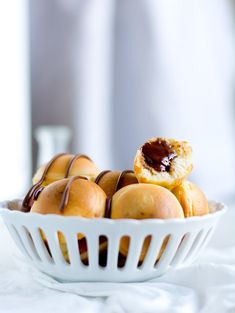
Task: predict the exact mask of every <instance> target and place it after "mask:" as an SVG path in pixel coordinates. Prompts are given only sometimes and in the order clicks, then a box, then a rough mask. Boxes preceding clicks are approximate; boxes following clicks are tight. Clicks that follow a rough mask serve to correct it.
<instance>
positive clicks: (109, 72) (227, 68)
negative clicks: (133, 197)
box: [40, 0, 235, 197]
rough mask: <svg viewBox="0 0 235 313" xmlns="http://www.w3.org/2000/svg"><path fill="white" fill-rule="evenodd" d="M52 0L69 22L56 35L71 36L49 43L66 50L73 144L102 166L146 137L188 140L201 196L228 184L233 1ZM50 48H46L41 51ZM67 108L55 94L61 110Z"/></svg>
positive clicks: (126, 155)
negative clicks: (70, 86)
mask: <svg viewBox="0 0 235 313" xmlns="http://www.w3.org/2000/svg"><path fill="white" fill-rule="evenodd" d="M40 3H42V2H40ZM54 3H57V4H56V5H55V4H54V6H55V7H56V6H57V10H59V11H60V14H61V15H62V13H61V12H63V14H64V16H66V21H71V20H72V21H73V23H72V26H71V24H70V26H69V28H68V29H69V31H68V29H67V36H64V32H65V30H64V28H63V33H61V34H60V35H61V36H64V37H65V38H70V39H71V38H72V40H70V45H67V44H68V41H67V39H66V46H64V45H63V42H61V43H60V49H59V50H58V51H59V52H60V53H59V56H60V57H61V60H62V62H63V59H66V56H68V51H69V60H70V61H69V62H70V71H72V73H73V77H72V78H71V77H70V78H71V81H72V82H73V88H74V89H73V100H71V101H72V107H73V109H72V111H73V114H72V121H73V122H72V123H71V125H72V127H73V128H74V130H75V141H74V148H75V150H77V151H82V152H85V153H88V154H90V155H91V156H92V157H93V158H94V160H95V161H96V162H97V163H98V164H99V165H100V166H101V168H110V167H112V168H130V167H132V162H133V157H134V155H135V151H136V149H137V148H138V147H139V145H140V144H141V143H143V141H145V140H146V139H148V138H149V137H152V136H171V137H176V138H179V139H187V140H188V141H190V143H191V144H192V146H193V148H194V156H195V162H194V163H195V169H194V174H193V175H192V179H193V180H195V181H197V182H198V183H199V184H200V185H201V186H202V188H204V189H205V190H206V192H207V194H208V196H209V197H210V196H211V197H216V196H217V197H218V196H220V195H226V194H232V193H234V188H235V159H234V152H235V136H234V135H235V133H234V127H233V124H234V101H233V100H234V99H233V93H234V69H235V64H234V52H235V49H234V38H235V34H234V28H233V12H232V6H231V5H232V3H230V2H229V1H223V0H190V1H188V0H187V1H186V0H180V1H177V2H173V1H170V0H157V1H156V0H109V1H108V0H86V1H75V0H70V1H67V0H57V1H56V2H54ZM45 5H46V1H44V6H45ZM52 12H54V11H52ZM52 14H53V13H52ZM61 15H60V16H61ZM60 21H61V20H60ZM54 23H55V21H53V27H55V25H54ZM51 25H52V22H51ZM58 25H59V21H58ZM65 25H66V24H65ZM47 29H48V28H47ZM71 29H72V30H73V31H71ZM45 34H46V32H45ZM52 39H53V38H52ZM71 42H72V43H71ZM57 48H58V47H57ZM51 51H53V50H51ZM71 51H72V52H71ZM57 55H58V53H57V51H56V50H54V55H53V56H52V57H51V58H50V60H53V58H57ZM47 64H48V65H49V66H50V64H49V63H48V62H47ZM60 73H61V74H62V75H63V73H65V75H66V71H62V70H61V72H60ZM43 75H44V74H41V78H44V79H45V75H44V76H43ZM56 75H57V76H59V73H58V72H57V73H56ZM44 83H45V81H44ZM58 87H59V88H57V89H56V90H57V92H58V93H57V97H58V94H61V97H65V94H66V93H65V92H66V89H62V88H61V86H58ZM67 90H68V89H67ZM44 97H45V94H44ZM50 97H51V95H50ZM61 97H60V98H61ZM68 97H69V96H68ZM50 100H53V97H52V98H50ZM67 108H68V103H64V108H62V107H61V110H62V112H64V114H65V113H66V110H67Z"/></svg>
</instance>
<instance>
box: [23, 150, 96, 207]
mask: <svg viewBox="0 0 235 313" xmlns="http://www.w3.org/2000/svg"><path fill="white" fill-rule="evenodd" d="M98 173H99V170H98V169H97V167H96V165H95V164H94V163H93V162H92V160H91V159H90V158H89V157H88V156H86V155H83V154H76V155H73V154H66V153H61V154H57V155H55V156H54V157H53V158H52V159H51V160H50V161H49V162H48V163H47V164H45V165H42V166H41V167H40V168H39V169H38V170H37V172H36V174H35V175H34V178H33V183H34V185H33V186H32V187H31V188H30V190H29V191H28V193H27V195H26V196H25V198H24V200H23V202H22V208H21V210H22V211H23V212H29V211H30V209H31V207H32V205H33V202H34V195H35V193H36V192H37V191H40V189H41V187H42V186H47V185H49V184H51V183H53V182H55V181H57V180H60V179H63V178H68V177H73V176H84V177H86V178H88V179H89V180H94V178H95V177H96V176H97V175H98Z"/></svg>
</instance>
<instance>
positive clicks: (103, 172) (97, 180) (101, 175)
mask: <svg viewBox="0 0 235 313" xmlns="http://www.w3.org/2000/svg"><path fill="white" fill-rule="evenodd" d="M110 172H111V171H110V170H107V171H102V172H100V173H99V175H98V176H97V177H96V179H95V183H96V184H97V185H98V184H99V182H100V180H101V178H102V177H103V176H105V175H106V174H108V173H110Z"/></svg>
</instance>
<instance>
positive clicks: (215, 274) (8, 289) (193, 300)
mask: <svg viewBox="0 0 235 313" xmlns="http://www.w3.org/2000/svg"><path fill="white" fill-rule="evenodd" d="M234 224H235V207H234V208H230V209H229V210H228V212H227V213H226V215H225V216H224V217H223V218H222V220H221V222H220V223H219V225H218V227H217V230H216V232H215V235H214V237H213V238H212V241H211V243H210V245H209V247H208V248H207V249H206V250H205V252H204V253H203V256H201V257H200V259H199V260H197V261H196V262H195V263H194V264H193V265H191V266H189V267H187V268H181V269H178V270H174V271H171V272H169V273H167V274H166V275H164V276H163V277H161V278H159V279H157V280H154V281H150V282H145V283H139V284H136V283H132V284H110V283H89V284H87V283H80V284H76V283H75V284H60V283H58V282H57V281H55V280H53V279H51V278H48V277H47V276H45V275H43V274H41V273H39V272H37V271H35V270H33V269H31V268H29V267H27V266H25V263H24V262H22V261H20V260H19V258H18V257H17V255H19V253H18V250H17V248H16V247H15V245H14V243H13V241H12V240H11V238H10V236H9V235H8V232H7V230H6V228H5V226H4V225H3V223H2V222H1V223H0V233H1V235H0V251H1V254H0V256H1V257H0V312H4V313H5V312H8V313H15V312H17V313H20V312H22V313H27V312H30V313H31V312H34V313H38V312H44V313H50V312H53V313H54V312H56V313H65V312H66V313H67V312H73V313H75V312H82V313H83V312H85V313H86V312H89V313H90V312H95V313H96V312H105V313H108V312H109V313H124V312H135V313H150V312H153V313H156V312H160V313H161V312H164V313H165V312H169V313H184V312H185V313H196V312H200V313H217V312H219V313H225V312H226V313H235V227H234V226H235V225H234Z"/></svg>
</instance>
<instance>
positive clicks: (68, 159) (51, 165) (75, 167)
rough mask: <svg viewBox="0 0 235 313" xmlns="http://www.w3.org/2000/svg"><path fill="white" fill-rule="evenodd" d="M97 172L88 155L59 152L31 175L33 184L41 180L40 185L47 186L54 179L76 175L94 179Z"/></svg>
mask: <svg viewBox="0 0 235 313" xmlns="http://www.w3.org/2000/svg"><path fill="white" fill-rule="evenodd" d="M98 173H99V170H98V168H97V166H96V165H95V164H94V162H93V161H92V160H91V159H90V158H89V157H88V156H86V155H83V154H76V155H73V154H65V153H61V154H58V155H56V156H55V157H54V158H53V159H52V160H51V161H50V162H48V163H47V164H44V165H42V166H41V167H39V169H38V170H37V172H36V173H35V175H34V177H33V184H36V183H38V182H39V181H40V180H43V181H42V183H41V185H42V186H47V185H49V184H51V183H52V182H54V181H57V180H60V179H63V178H67V177H72V176H78V175H79V176H85V177H87V178H89V179H90V180H94V178H95V177H96V176H97V175H98Z"/></svg>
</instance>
